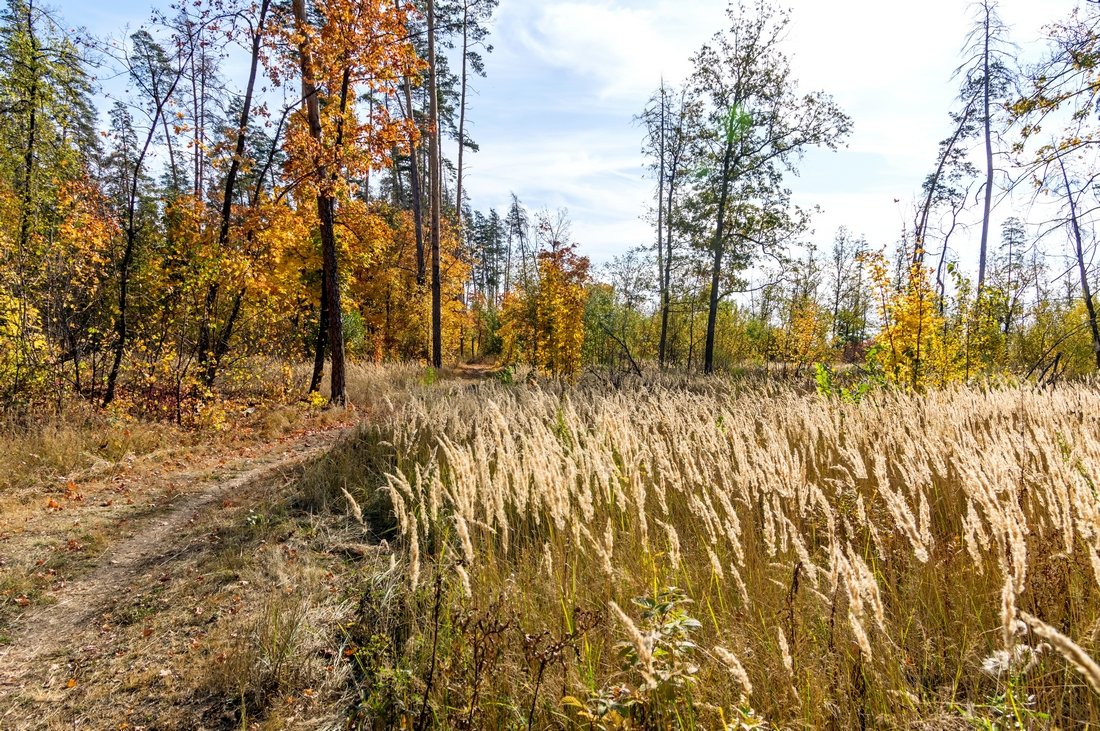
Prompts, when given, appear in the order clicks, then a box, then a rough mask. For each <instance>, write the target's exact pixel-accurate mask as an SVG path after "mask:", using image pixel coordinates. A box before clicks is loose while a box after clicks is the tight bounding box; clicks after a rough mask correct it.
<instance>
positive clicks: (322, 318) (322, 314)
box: [308, 276, 328, 393]
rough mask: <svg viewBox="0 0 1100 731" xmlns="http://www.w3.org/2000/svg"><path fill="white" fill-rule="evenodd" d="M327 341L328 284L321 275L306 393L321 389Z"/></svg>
mask: <svg viewBox="0 0 1100 731" xmlns="http://www.w3.org/2000/svg"><path fill="white" fill-rule="evenodd" d="M327 342H328V286H327V284H326V282H325V278H324V276H322V277H321V309H320V311H319V312H318V313H317V337H316V338H314V340H313V375H312V376H311V377H310V379H309V391H308V393H317V392H318V391H320V390H321V380H322V379H323V378H324V377H325V344H326V343H327Z"/></svg>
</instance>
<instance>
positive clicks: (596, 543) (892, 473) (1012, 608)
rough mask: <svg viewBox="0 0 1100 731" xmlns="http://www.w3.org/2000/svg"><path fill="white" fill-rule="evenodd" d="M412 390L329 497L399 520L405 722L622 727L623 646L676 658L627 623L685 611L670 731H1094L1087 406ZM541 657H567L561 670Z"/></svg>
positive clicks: (947, 395)
mask: <svg viewBox="0 0 1100 731" xmlns="http://www.w3.org/2000/svg"><path fill="white" fill-rule="evenodd" d="M406 375H407V374H406ZM404 380H405V384H404V386H403V387H402V389H401V390H400V392H396V391H394V390H393V389H391V390H390V392H389V393H390V395H389V396H387V397H383V396H382V395H381V392H375V393H373V394H372V399H373V402H374V408H375V413H374V414H373V416H372V418H371V419H370V420H369V423H368V425H367V426H365V427H364V430H363V432H362V434H361V436H360V437H359V438H358V440H356V441H355V442H353V443H352V444H351V445H350V446H349V447H348V449H347V450H346V451H345V452H344V453H343V457H342V458H341V459H343V460H344V461H343V462H342V463H330V465H329V472H328V473H327V479H328V481H329V482H330V483H332V484H333V485H334V487H333V491H332V493H331V494H332V495H334V496H339V495H340V491H339V490H337V489H336V487H339V488H350V489H351V492H352V493H353V494H355V495H356V496H357V499H358V500H359V501H361V502H363V503H364V504H366V505H375V506H376V507H378V506H379V501H378V500H377V492H376V491H377V490H379V489H380V492H381V494H382V495H384V496H386V497H388V501H386V503H384V506H385V508H386V510H385V511H383V512H388V511H389V510H390V509H392V511H393V518H392V521H393V522H392V523H391V525H390V529H391V531H392V532H391V534H390V535H389V538H390V540H391V541H392V540H394V536H393V535H392V533H396V534H398V535H399V536H400V542H401V545H402V546H403V547H404V552H403V553H404V555H405V556H406V562H405V563H406V572H407V579H406V581H407V585H408V588H409V589H410V596H412V597H414V599H411V600H408V601H406V602H405V603H404V604H403V605H402V606H403V607H404V609H405V611H408V612H409V613H410V617H409V618H408V620H407V622H408V624H407V625H406V626H403V629H402V630H401V632H400V633H399V634H400V636H401V637H400V639H394V644H393V648H391V650H390V651H387V652H391V653H392V654H393V655H394V656H393V657H391V658H390V661H392V662H393V664H394V665H395V666H396V667H404V668H406V670H408V671H409V672H411V673H413V674H414V675H418V676H419V677H420V678H421V681H420V684H419V685H416V684H413V685H410V686H409V689H408V690H407V692H406V696H407V698H406V701H408V703H407V704H406V705H407V713H408V714H409V715H411V716H416V717H418V718H420V717H423V712H424V709H425V708H427V707H428V706H429V705H430V706H431V708H432V709H434V710H433V711H432V714H433V716H432V717H433V719H434V720H435V721H436V722H437V723H439V724H441V725H444V726H455V725H459V726H460V725H463V724H464V723H465V724H472V725H478V724H480V725H485V726H498V725H514V724H519V725H521V726H522V725H528V724H530V725H531V726H535V727H538V726H543V725H549V724H553V725H562V724H565V725H568V724H570V723H572V722H581V721H582V720H583V721H584V722H585V723H586V724H591V723H595V724H596V725H597V727H599V726H600V724H602V725H603V727H612V726H615V725H616V723H618V721H616V715H615V714H614V713H604V715H600V713H601V712H602V711H607V709H608V707H609V706H608V704H606V703H605V704H604V705H602V706H601V705H600V703H599V702H597V701H599V700H600V699H601V698H602V699H605V700H606V699H607V698H612V697H614V696H615V694H619V695H618V697H619V698H620V699H621V698H622V697H623V694H627V695H629V694H631V693H633V694H635V696H639V695H641V694H644V692H645V691H646V687H645V685H646V682H648V681H646V680H645V678H644V677H643V678H642V679H640V680H638V679H635V680H632V679H631V678H632V677H634V676H632V675H631V674H629V673H624V672H623V671H621V669H620V666H619V659H618V658H619V656H618V655H617V654H616V652H615V651H614V646H615V645H616V643H618V642H620V641H625V642H626V643H627V644H628V645H632V646H633V647H634V650H632V651H631V650H628V652H627V654H629V653H630V652H634V655H632V657H634V658H635V660H636V661H637V660H638V658H639V657H641V658H642V660H643V661H644V662H642V665H643V666H644V665H645V663H649V665H648V666H647V667H648V668H649V670H647V669H646V667H642V676H645V675H646V673H648V672H650V670H652V668H653V662H654V658H653V656H652V654H653V652H654V651H655V650H656V651H658V652H657V654H658V655H660V652H659V651H660V642H661V641H662V640H661V637H660V636H659V632H658V631H657V630H652V629H645V628H642V629H639V628H638V627H636V626H634V625H632V624H631V623H630V621H628V620H629V619H630V617H627V616H624V615H631V616H633V617H634V618H635V619H636V620H637V621H639V622H641V618H640V614H639V612H640V611H641V610H640V609H639V607H638V606H636V605H634V604H632V603H631V600H632V599H633V598H635V597H646V596H648V597H655V596H658V595H659V594H660V591H661V589H662V588H664V587H671V586H675V587H680V588H681V589H682V591H683V592H684V593H685V594H686V595H687V597H690V599H691V600H693V603H692V604H689V605H686V607H687V608H686V612H687V613H689V614H690V615H691V616H692V617H694V618H696V619H698V620H699V621H701V625H702V626H701V627H699V628H698V629H692V628H691V627H689V628H688V629H689V630H690V637H691V640H693V641H694V642H695V643H697V645H698V648H699V649H698V650H696V651H693V652H691V651H689V653H690V657H691V664H690V665H687V664H685V665H683V668H684V673H683V674H684V675H685V677H684V678H682V679H681V680H682V681H683V682H682V683H679V685H677V686H676V687H677V688H680V691H681V692H682V693H683V694H685V695H689V696H690V699H689V702H688V703H687V704H681V705H679V706H677V708H678V709H679V710H677V715H676V720H675V723H672V725H682V726H696V725H697V726H702V727H708V728H709V727H714V724H716V723H719V721H717V720H708V719H725V720H724V721H722V722H724V723H732V722H731V721H730V719H731V718H733V717H734V716H736V717H737V718H739V719H741V721H739V722H740V723H744V724H745V725H746V726H748V725H750V724H751V723H752V722H755V721H746V720H745V719H746V718H748V717H747V716H742V715H738V714H743V713H744V712H745V711H746V709H747V708H748V707H750V706H751V707H752V708H754V709H755V711H756V714H755V715H754V716H753V718H754V719H758V718H761V717H762V718H764V719H766V720H767V721H768V722H769V723H771V724H773V725H774V726H776V727H803V728H806V727H810V728H829V727H831V728H843V729H847V728H861V727H862V728H869V727H872V728H882V727H912V726H915V725H918V724H931V725H929V726H928V727H936V728H942V727H945V726H948V725H950V724H952V723H954V724H957V725H959V727H963V728H965V727H967V725H968V724H969V723H977V724H982V723H989V724H1002V725H1011V724H1012V723H1015V722H1018V723H1020V724H1021V725H1022V726H1024V727H1032V726H1033V727H1045V726H1046V725H1048V724H1049V725H1052V726H1056V727H1065V726H1067V725H1071V724H1080V723H1086V722H1087V723H1090V724H1093V725H1095V724H1097V723H1100V705H1098V704H1097V702H1096V700H1097V697H1096V696H1095V695H1094V694H1093V691H1092V690H1091V689H1090V688H1089V686H1088V684H1087V683H1086V682H1085V678H1084V677H1083V676H1082V675H1081V674H1079V673H1078V670H1077V669H1076V668H1077V667H1080V666H1081V660H1080V658H1079V657H1069V659H1068V660H1067V659H1066V656H1063V655H1062V654H1060V652H1063V651H1064V650H1063V649H1062V648H1064V647H1067V646H1069V645H1072V646H1073V647H1076V648H1077V650H1079V651H1081V652H1083V653H1087V654H1088V655H1092V656H1094V657H1095V656H1096V654H1097V650H1098V649H1100V648H1098V642H1097V632H1098V631H1100V586H1098V584H1100V497H1098V495H1097V489H1096V484H1095V482H1094V476H1095V475H1097V474H1100V471H1098V469H1097V468H1098V466H1100V392H1098V391H1097V390H1096V389H1095V388H1093V387H1089V386H1076V387H1065V388H1059V389H1058V390H1055V391H1051V392H1040V391H1033V390H1026V389H1021V390H1001V391H979V390H953V391H946V392H939V393H931V394H928V395H924V396H904V395H898V394H889V393H883V394H879V395H876V396H874V397H873V398H868V399H866V400H864V401H863V402H862V403H859V404H852V403H844V402H839V401H833V400H825V399H822V398H820V397H817V396H813V395H807V394H800V393H796V392H795V391H793V390H785V389H782V388H769V389H755V388H754V389H752V390H746V389H744V388H740V389H738V388H737V387H736V386H735V385H733V384H729V383H721V382H704V383H698V382H683V383H679V384H664V385H653V384H648V385H645V386H644V387H643V386H641V385H639V387H638V388H631V389H626V390H614V389H611V388H606V387H601V386H597V385H592V386H582V387H578V388H562V387H560V386H553V387H530V386H526V385H525V386H515V387H506V386H501V385H497V384H493V383H484V384H478V385H476V386H472V387H470V386H466V387H440V386H436V387H434V388H419V387H416V386H415V385H414V384H413V385H410V381H409V379H408V378H405V379H404ZM333 464H336V465H337V466H336V468H335V469H333ZM379 470H381V471H384V472H385V473H386V475H385V479H384V483H381V487H379V486H380V483H379V482H378V481H377V479H376V478H374V477H372V475H377V474H378V471H379ZM337 482H338V483H339V485H336V484H335V483H337ZM334 499H340V500H343V499H344V498H341V497H336V498H334ZM371 514H374V517H375V528H376V529H378V530H383V531H384V530H385V529H386V526H385V522H386V521H385V520H382V519H380V518H379V517H378V514H379V511H378V510H377V509H376V510H374V511H373V513H372V512H371V511H368V518H369V517H370V515H371ZM416 587H419V588H416ZM433 597H434V600H433ZM441 605H442V608H441ZM620 607H621V608H622V609H620ZM588 612H591V615H590V614H588ZM582 613H583V614H584V616H587V617H589V619H588V620H586V622H581V621H580V620H579V618H578V617H579V614H582ZM591 616H596V617H597V618H596V619H594V620H593V619H591ZM493 618H495V619H493ZM1036 618H1037V619H1036ZM1025 620H1026V621H1025ZM1040 620H1041V624H1040V623H1039V622H1040ZM493 621H496V622H498V624H499V625H500V626H501V627H502V629H500V630H499V631H498V633H497V635H496V637H497V639H495V640H493V639H492V638H493V637H494V635H493V634H492V632H490V630H491V629H492V627H494V626H496V625H493V624H492V622H493ZM582 623H584V624H586V626H585V627H584V628H583V632H582V630H581V629H578V625H579V624H582ZM471 627H473V628H474V629H472V630H471ZM478 628H481V629H480V630H479V629H478ZM486 628H489V629H486ZM1040 629H1041V631H1040ZM513 630H515V631H513ZM677 631H681V630H677ZM478 632H481V634H478ZM683 632H684V634H685V636H686V634H687V630H683ZM1051 632H1054V633H1057V635H1054V634H1051ZM471 633H472V634H471ZM1055 636H1057V637H1060V638H1062V639H1064V640H1065V642H1066V643H1069V645H1066V644H1065V643H1062V644H1061V645H1059V644H1058V643H1051V644H1055V645H1056V647H1055V648H1054V649H1053V650H1052V649H1051V646H1050V645H1049V644H1046V643H1045V642H1043V639H1049V638H1051V637H1055ZM394 637H396V635H394ZM509 637H514V638H515V639H514V641H513V640H509V639H508V638H509ZM532 637H536V638H537V637H547V638H558V650H557V654H556V655H553V656H552V657H551V660H552V662H548V661H547V660H546V657H547V655H546V653H547V652H549V651H548V650H545V651H543V654H542V655H539V654H538V653H537V652H534V651H533V650H532V649H531V647H532V644H531V643H532V642H533V641H532V640H531V639H530V638H532ZM524 638H526V639H524ZM1059 642H1061V640H1059ZM552 644H553V643H548V644H547V645H545V647H549V646H550V645H552ZM539 646H540V647H544V646H543V645H539ZM566 646H568V648H569V649H568V650H566V649H563V648H564V647H566ZM479 647H481V653H482V654H481V660H480V664H479V661H478V654H477V653H478V648H479ZM647 648H648V649H647ZM1082 648H1083V649H1082ZM647 653H648V654H647ZM666 654H667V653H666ZM673 654H675V653H673ZM538 658H542V659H541V660H540V659H538ZM387 662H389V661H387ZM429 663H430V664H429ZM635 664H637V662H636V663H635ZM666 665H667V658H666ZM696 665H697V666H698V667H697V668H696V667H694V666H696ZM1092 667H1095V664H1093V666H1092ZM548 668H550V669H549V670H548ZM536 669H537V672H536ZM666 669H667V668H666ZM551 670H553V672H551ZM478 673H480V674H481V677H479V676H478ZM551 675H553V678H551ZM746 676H747V677H746ZM1088 680H1089V682H1092V680H1093V679H1092V678H1089V679H1088ZM749 688H751V690H748V689H749ZM417 694H422V695H424V696H425V697H426V698H427V700H426V701H424V702H423V703H421V702H419V701H416V700H415V699H416V697H417ZM562 698H566V702H565V703H564V704H563V703H562V702H561V699H562ZM488 699H491V702H490V701H489V700H488ZM475 706H479V707H478V708H477V709H476V714H475V708H474V707H475ZM418 708H419V711H418ZM578 709H580V710H578ZM601 709H602V711H601ZM738 709H740V710H738ZM578 714H579V715H578ZM662 723H664V722H662ZM666 725H667V724H666ZM729 727H731V728H736V727H738V726H735V725H730V726H729ZM985 727H992V726H985Z"/></svg>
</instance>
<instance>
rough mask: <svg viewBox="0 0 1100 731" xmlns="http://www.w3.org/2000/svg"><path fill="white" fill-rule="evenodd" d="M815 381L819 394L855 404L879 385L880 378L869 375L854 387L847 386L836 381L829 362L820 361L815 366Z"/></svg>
mask: <svg viewBox="0 0 1100 731" xmlns="http://www.w3.org/2000/svg"><path fill="white" fill-rule="evenodd" d="M814 382H815V384H816V385H817V392H818V394H819V395H821V396H823V397H825V398H839V399H840V400H841V401H847V402H848V403H853V404H855V403H859V402H860V401H861V400H862V399H863V397H864V396H866V395H867V394H868V393H870V392H871V390H872V389H873V388H874V387H875V386H877V385H879V383H880V379H878V378H876V377H874V376H867V377H864V378H862V379H861V380H859V381H858V382H856V384H855V385H854V386H853V387H852V388H845V387H843V386H840V385H838V384H837V383H836V379H835V378H834V374H833V369H832V368H830V367H829V365H828V364H826V363H818V364H817V365H815V366H814Z"/></svg>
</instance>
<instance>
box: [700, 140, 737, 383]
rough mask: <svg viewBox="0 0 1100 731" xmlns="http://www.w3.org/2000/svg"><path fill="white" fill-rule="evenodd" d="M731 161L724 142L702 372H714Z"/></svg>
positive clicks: (729, 152) (730, 154)
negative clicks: (724, 152)
mask: <svg viewBox="0 0 1100 731" xmlns="http://www.w3.org/2000/svg"><path fill="white" fill-rule="evenodd" d="M732 161H733V143H732V142H727V143H726V154H725V158H724V159H723V160H722V191H721V193H720V194H719V196H718V221H717V224H716V225H715V227H714V228H715V230H714V269H713V271H712V272H711V278H710V311H709V313H708V314H707V342H706V347H705V349H704V351H703V372H704V373H707V374H711V373H714V335H715V330H716V328H717V325H718V301H719V294H720V292H719V289H720V288H721V284H722V256H723V254H725V248H726V247H725V234H726V205H727V203H728V202H729V188H730V179H729V173H730V163H731V162H732Z"/></svg>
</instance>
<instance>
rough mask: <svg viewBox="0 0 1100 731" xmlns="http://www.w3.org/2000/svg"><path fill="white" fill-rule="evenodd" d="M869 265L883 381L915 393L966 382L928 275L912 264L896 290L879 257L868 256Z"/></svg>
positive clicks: (877, 355)
mask: <svg viewBox="0 0 1100 731" xmlns="http://www.w3.org/2000/svg"><path fill="white" fill-rule="evenodd" d="M865 262H866V263H867V264H868V265H869V266H870V270H871V279H872V282H873V286H874V289H875V298H876V301H877V304H878V309H879V317H880V319H881V320H882V329H881V330H880V332H879V334H878V337H877V338H876V340H875V345H876V347H875V348H874V349H873V350H872V352H871V354H870V357H871V358H872V360H873V361H874V362H875V363H876V364H877V365H878V366H879V367H880V368H881V369H882V373H883V375H884V376H885V378H886V379H887V380H888V381H889V382H891V383H894V384H897V385H899V386H901V387H903V388H906V389H910V390H913V391H923V390H925V389H927V388H928V387H930V386H943V385H946V384H947V383H950V382H954V381H959V380H962V379H963V378H964V375H965V374H964V369H963V368H962V367H961V365H960V357H959V356H960V353H959V348H958V344H957V342H956V340H955V339H954V338H950V337H948V336H947V333H946V328H945V326H944V319H943V317H942V316H941V315H940V314H939V308H938V306H937V303H936V295H935V293H934V292H933V291H932V286H931V284H930V280H929V272H928V270H927V269H925V268H924V267H923V266H921V265H920V264H916V263H914V264H912V265H911V266H910V267H909V270H908V273H907V278H906V281H905V282H904V283H903V284H902V287H901V289H900V290H894V288H893V287H892V286H891V283H890V275H889V271H888V268H887V265H886V259H885V257H884V256H883V255H882V254H881V253H878V254H874V255H870V256H867V257H865Z"/></svg>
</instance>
